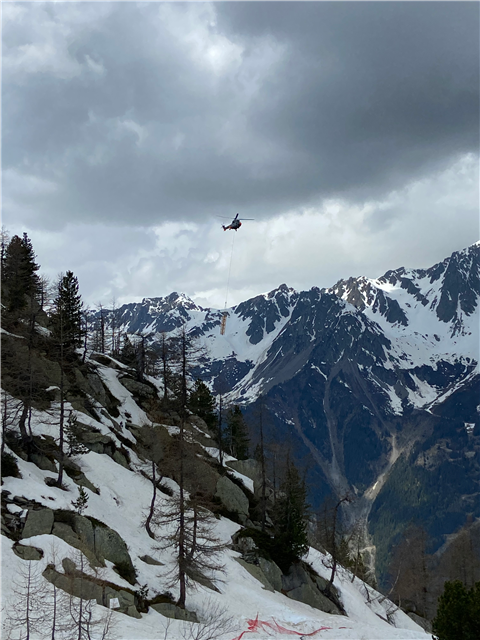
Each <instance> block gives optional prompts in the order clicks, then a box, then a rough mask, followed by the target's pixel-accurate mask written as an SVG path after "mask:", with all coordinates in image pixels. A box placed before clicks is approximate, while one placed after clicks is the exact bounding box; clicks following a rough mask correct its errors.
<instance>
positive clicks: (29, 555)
mask: <svg viewBox="0 0 480 640" xmlns="http://www.w3.org/2000/svg"><path fill="white" fill-rule="evenodd" d="M13 552H14V553H15V554H16V555H17V556H18V557H19V558H21V559H22V560H41V559H42V558H43V551H42V549H37V547H27V546H25V545H23V544H14V545H13Z"/></svg>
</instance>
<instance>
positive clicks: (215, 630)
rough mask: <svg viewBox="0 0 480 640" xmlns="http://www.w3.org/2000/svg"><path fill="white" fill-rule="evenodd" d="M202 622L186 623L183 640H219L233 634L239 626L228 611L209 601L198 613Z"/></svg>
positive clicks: (183, 626)
mask: <svg viewBox="0 0 480 640" xmlns="http://www.w3.org/2000/svg"><path fill="white" fill-rule="evenodd" d="M198 615H199V618H200V622H184V623H183V625H182V630H181V637H182V639H183V640H217V638H220V637H221V636H223V635H225V634H227V633H233V632H234V631H236V630H237V628H238V625H237V623H236V622H235V619H234V617H233V616H231V615H230V614H229V613H228V609H227V608H226V607H223V606H222V605H221V604H220V603H218V602H215V601H213V600H211V599H208V600H207V601H206V602H205V605H204V608H203V610H202V611H201V612H198Z"/></svg>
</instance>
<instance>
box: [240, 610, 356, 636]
mask: <svg viewBox="0 0 480 640" xmlns="http://www.w3.org/2000/svg"><path fill="white" fill-rule="evenodd" d="M247 624H248V629H247V630H246V631H242V633H241V634H240V635H239V636H237V637H236V638H234V639H233V640H241V639H242V638H243V636H244V635H245V634H246V633H257V632H258V631H268V630H269V629H270V630H271V631H273V632H274V633H284V634H288V635H292V636H303V637H304V638H308V637H309V636H314V635H315V634H316V633H319V632H320V631H325V630H327V629H331V628H332V627H320V628H319V629H315V631H312V632H310V633H303V632H302V631H293V629H286V628H285V627H282V626H281V625H280V624H278V622H276V621H275V620H273V619H272V621H271V622H267V621H266V620H259V619H258V614H257V617H256V618H255V620H247ZM339 629H348V627H339ZM269 635H270V634H269Z"/></svg>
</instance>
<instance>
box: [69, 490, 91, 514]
mask: <svg viewBox="0 0 480 640" xmlns="http://www.w3.org/2000/svg"><path fill="white" fill-rule="evenodd" d="M71 504H72V507H73V508H74V509H75V511H76V512H77V513H78V515H79V516H81V515H82V513H83V512H84V511H85V509H86V508H87V505H88V494H87V492H86V491H85V489H84V488H83V487H78V498H77V499H76V500H72V501H71Z"/></svg>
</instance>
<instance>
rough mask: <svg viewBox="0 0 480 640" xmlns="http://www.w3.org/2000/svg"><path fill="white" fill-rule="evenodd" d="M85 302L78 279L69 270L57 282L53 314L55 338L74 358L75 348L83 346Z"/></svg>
mask: <svg viewBox="0 0 480 640" xmlns="http://www.w3.org/2000/svg"><path fill="white" fill-rule="evenodd" d="M82 309H83V302H82V298H81V296H80V294H79V292H78V279H77V278H76V276H74V275H73V273H72V271H67V273H66V274H65V275H63V276H60V279H59V281H58V283H57V294H56V296H55V300H54V310H53V313H52V316H51V322H52V333H53V339H54V342H55V343H56V345H57V347H58V349H57V351H58V352H59V351H60V348H59V346H60V344H61V346H62V350H63V356H64V357H65V358H66V359H70V360H71V359H72V357H73V356H74V354H75V349H78V348H79V347H81V346H82V338H83V332H84V328H83V325H82Z"/></svg>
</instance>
